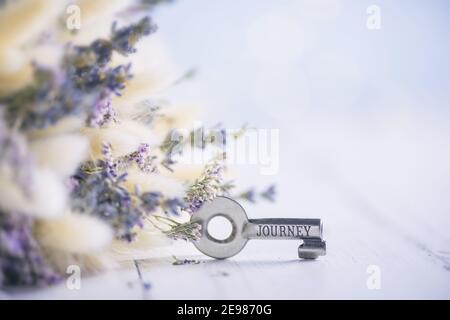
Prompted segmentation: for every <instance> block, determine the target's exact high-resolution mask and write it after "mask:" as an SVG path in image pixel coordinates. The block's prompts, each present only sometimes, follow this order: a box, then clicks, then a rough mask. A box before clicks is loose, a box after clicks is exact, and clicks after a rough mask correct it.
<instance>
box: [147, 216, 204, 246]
mask: <svg viewBox="0 0 450 320" xmlns="http://www.w3.org/2000/svg"><path fill="white" fill-rule="evenodd" d="M153 218H154V219H155V220H156V222H157V223H158V222H159V223H163V224H164V225H165V226H166V227H167V229H162V228H161V227H159V225H158V224H157V223H155V222H154V221H153V220H151V219H149V221H150V222H151V223H152V224H153V225H154V226H155V227H156V228H158V229H160V230H161V231H162V232H163V233H164V234H165V235H166V236H167V237H169V238H171V239H173V240H185V241H197V240H198V239H199V238H200V236H201V233H200V231H201V225H200V224H198V223H196V222H185V223H181V222H178V221H176V220H174V219H171V218H168V217H164V216H156V215H155V216H153Z"/></svg>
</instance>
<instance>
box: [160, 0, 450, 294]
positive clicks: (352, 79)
mask: <svg viewBox="0 0 450 320" xmlns="http://www.w3.org/2000/svg"><path fill="white" fill-rule="evenodd" d="M373 5H375V6H376V7H377V8H378V10H379V17H380V25H379V26H380V28H379V29H371V28H369V27H370V26H369V27H368V24H367V22H368V21H367V20H368V19H370V17H371V13H370V12H371V11H370V10H371V9H370V7H371V6H373ZM449 9H450V4H449V3H448V1H444V0H442V1H440V0H433V1H410V0H408V1H406V0H405V1H402V0H399V1H382V0H380V1H364V0H363V1H334V0H333V1H332V0H308V1H286V0H281V1H257V0H246V1H240V2H239V3H238V2H230V1H200V0H186V1H178V2H175V3H173V4H168V5H164V6H161V7H159V9H158V10H157V11H156V12H155V15H154V16H155V19H156V22H157V23H158V25H159V27H160V29H159V32H158V33H157V35H156V36H157V37H160V38H161V39H162V40H163V42H164V43H165V44H166V45H167V47H168V52H169V53H171V55H172V57H173V60H174V61H176V62H177V63H178V64H179V66H180V67H181V69H185V70H190V69H192V68H193V69H195V70H196V76H195V77H194V78H193V79H192V80H191V81H188V82H185V83H183V85H180V86H175V87H174V88H173V89H172V97H173V99H174V100H176V99H179V100H180V101H181V100H183V101H186V100H189V101H194V102H197V103H200V104H203V105H206V106H208V119H209V120H210V121H211V124H213V123H215V122H217V120H218V119H219V120H220V121H223V123H224V124H225V126H226V127H231V128H238V127H239V126H241V125H242V124H243V123H249V124H250V125H251V126H254V127H258V128H267V129H270V128H275V129H279V130H280V153H279V164H280V165H279V170H278V172H277V174H275V175H273V176H267V175H261V173H260V170H259V168H258V166H247V167H245V168H241V169H243V170H240V174H239V177H238V179H237V180H238V182H239V183H238V185H240V186H246V185H248V186H255V185H261V184H268V183H271V182H275V183H276V184H277V188H278V191H279V194H278V198H277V203H276V205H266V204H261V205H258V206H256V207H250V208H248V214H249V216H251V217H256V216H318V217H322V218H323V219H324V221H325V232H326V233H327V234H328V237H329V239H328V240H329V241H328V245H329V255H331V257H329V259H332V257H333V254H334V255H336V254H337V251H339V252H340V254H341V258H343V256H345V252H346V251H345V250H347V249H346V246H348V243H354V244H355V245H357V246H359V249H358V250H360V251H358V252H348V255H349V256H345V258H348V259H354V260H355V261H358V260H359V261H360V263H361V265H362V266H366V265H367V263H369V262H370V261H372V262H373V263H376V264H378V265H382V266H383V265H385V269H384V270H388V271H386V273H388V274H389V271H392V270H393V267H392V266H393V265H395V264H396V262H398V263H399V265H402V266H403V267H399V268H400V269H399V270H397V271H396V272H394V271H392V278H393V279H394V278H395V279H396V280H398V281H400V280H399V279H400V278H399V277H401V276H402V275H403V276H405V279H404V280H405V281H404V284H402V285H401V286H400V285H399V283H398V281H397V282H396V283H395V284H394V283H392V289H393V291H391V293H392V294H394V293H393V292H397V293H401V294H403V295H408V292H410V294H411V295H412V296H414V297H420V294H424V292H426V294H428V295H430V294H431V296H433V297H447V298H448V297H450V295H449V290H450V289H446V288H448V284H449V274H448V271H449V270H450V258H449V257H450V247H449V243H450V241H449V240H450V236H449V231H448V230H449V227H450V214H449V209H450V148H449V147H450V125H449V124H450V122H449V120H450V108H449V106H450V105H449V102H450V90H449V89H450V72H449V71H450V62H449V59H448V57H449V56H450V43H449V41H448V30H449V27H450V19H449V14H450V10H449ZM368 10H369V12H368ZM388 234H389V235H388ZM331 239H332V240H331ZM251 245H252V246H258V245H261V244H253V243H252V244H251ZM353 247H354V246H353ZM409 248H411V251H408V250H409ZM416 249H418V250H416ZM349 250H350V249H349ZM352 250H354V249H352ZM372 251H374V252H376V253H373V252H372ZM343 252H344V253H343ZM371 253H373V255H371ZM422 254H423V255H422ZM342 255H343V256H342ZM424 257H431V258H432V260H433V261H434V262H433V264H438V265H439V266H440V267H439V272H437V273H436V275H435V278H434V279H431V280H427V277H433V276H432V275H430V274H428V275H427V276H425V278H423V277H424V275H425V274H426V273H427V271H426V270H427V268H428V267H427V265H426V264H425V265H423V268H420V267H419V266H420V265H422V264H423V262H422V261H423V259H425V258H424ZM335 258H336V257H335ZM406 265H409V266H411V268H412V269H409V268H408V269H407V270H405V266H406ZM442 267H443V268H442ZM415 268H418V269H417V270H416V269H415ZM355 270H356V271H355V272H353V277H359V276H361V277H366V275H367V274H366V269H365V267H364V268H362V267H361V268H358V269H355ZM441 271H442V273H441ZM343 276H344V277H345V275H343ZM411 276H413V277H414V279H419V278H422V280H423V285H424V286H425V287H426V288H425V287H424V288H422V289H424V290H425V291H422V289H419V287H420V286H418V285H417V283H415V284H414V285H413V284H411V281H408V279H409V280H411ZM408 283H409V284H408ZM421 283H422V282H421ZM426 283H428V284H426ZM408 286H412V287H411V289H412V290H411V291H408ZM395 290H397V291H395ZM329 292H330V295H332V293H331V292H332V290H331V291H329ZM384 294H385V297H387V296H389V293H387V292H386V291H385V293H384Z"/></svg>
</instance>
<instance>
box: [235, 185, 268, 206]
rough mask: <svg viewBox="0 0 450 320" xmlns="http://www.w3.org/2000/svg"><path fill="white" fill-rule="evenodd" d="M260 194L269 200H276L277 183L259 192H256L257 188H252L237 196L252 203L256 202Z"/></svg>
mask: <svg viewBox="0 0 450 320" xmlns="http://www.w3.org/2000/svg"><path fill="white" fill-rule="evenodd" d="M258 196H259V197H261V198H263V199H265V200H267V201H270V202H275V196H276V190H275V185H274V184H272V185H270V186H269V187H267V189H266V190H264V191H262V192H259V193H258V192H256V190H255V189H253V188H251V189H249V190H247V191H245V192H242V193H241V194H239V195H237V196H236V198H240V199H244V200H246V201H249V202H252V203H256V201H257V197H258Z"/></svg>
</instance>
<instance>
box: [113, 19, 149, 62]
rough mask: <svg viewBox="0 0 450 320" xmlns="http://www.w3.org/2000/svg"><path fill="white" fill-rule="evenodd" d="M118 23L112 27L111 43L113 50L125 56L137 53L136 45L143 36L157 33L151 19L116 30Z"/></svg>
mask: <svg viewBox="0 0 450 320" xmlns="http://www.w3.org/2000/svg"><path fill="white" fill-rule="evenodd" d="M116 25H117V24H116V23H114V24H113V26H112V37H111V42H112V46H113V48H114V49H115V50H116V51H118V52H120V53H121V54H123V55H125V56H126V55H128V54H130V53H134V52H136V49H135V48H134V45H135V44H136V42H137V41H138V40H139V39H140V38H141V37H143V36H146V35H149V34H150V33H153V32H155V31H156V25H154V24H152V22H151V20H150V18H149V17H145V18H143V19H141V20H140V21H139V22H138V23H136V24H132V25H131V26H128V27H125V28H122V29H119V30H116Z"/></svg>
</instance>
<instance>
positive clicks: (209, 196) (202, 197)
mask: <svg viewBox="0 0 450 320" xmlns="http://www.w3.org/2000/svg"><path fill="white" fill-rule="evenodd" d="M224 159H225V154H224V153H223V154H220V155H218V156H217V157H216V158H215V159H213V161H212V162H211V163H210V164H209V165H207V166H206V167H205V169H204V171H203V172H202V174H201V176H200V177H199V178H198V179H197V180H196V181H195V182H194V183H193V184H192V185H191V186H190V188H189V189H188V191H187V192H186V197H185V199H184V201H185V202H186V204H187V208H186V211H187V212H188V213H190V214H192V213H194V212H195V211H197V210H198V209H199V208H200V207H201V206H202V205H203V203H205V202H207V201H211V200H213V199H214V198H215V197H216V196H217V195H219V194H220V193H221V185H222V180H223V177H222V173H223V171H224V169H225V164H224Z"/></svg>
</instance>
